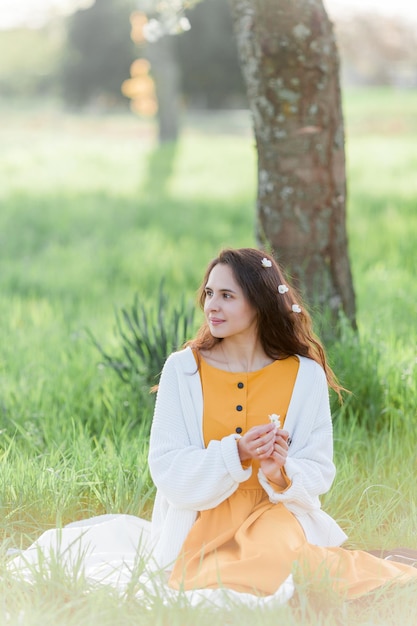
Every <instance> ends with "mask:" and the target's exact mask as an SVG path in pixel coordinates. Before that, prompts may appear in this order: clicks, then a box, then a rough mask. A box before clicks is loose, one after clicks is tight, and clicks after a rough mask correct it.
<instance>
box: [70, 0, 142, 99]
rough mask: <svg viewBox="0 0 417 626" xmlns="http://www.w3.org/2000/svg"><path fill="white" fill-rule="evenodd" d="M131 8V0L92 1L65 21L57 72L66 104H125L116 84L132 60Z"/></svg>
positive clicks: (121, 79) (132, 4)
mask: <svg viewBox="0 0 417 626" xmlns="http://www.w3.org/2000/svg"><path fill="white" fill-rule="evenodd" d="M133 6H134V0H96V1H95V3H94V4H93V5H92V6H91V7H90V8H88V9H83V10H80V11H76V12H75V13H74V14H73V15H72V16H71V17H70V18H69V19H68V27H67V28H68V30H67V42H66V47H65V50H64V55H63V62H62V70H61V72H62V73H61V81H62V86H63V95H64V98H65V101H66V102H68V103H69V104H72V105H76V106H81V105H87V104H92V103H100V102H101V103H102V104H108V105H111V104H120V103H121V102H126V103H127V101H126V100H125V98H124V97H123V96H122V94H121V91H120V85H121V83H122V81H123V79H124V78H126V76H128V75H129V67H130V64H131V63H132V61H133V60H134V58H135V50H134V44H133V42H132V40H131V38H130V24H129V16H130V14H131V12H132V9H133Z"/></svg>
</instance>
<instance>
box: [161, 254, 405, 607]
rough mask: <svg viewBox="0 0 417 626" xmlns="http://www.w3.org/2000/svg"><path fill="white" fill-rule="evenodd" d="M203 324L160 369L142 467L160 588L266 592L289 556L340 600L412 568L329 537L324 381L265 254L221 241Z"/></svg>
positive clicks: (303, 319)
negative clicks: (162, 576) (223, 246)
mask: <svg viewBox="0 0 417 626" xmlns="http://www.w3.org/2000/svg"><path fill="white" fill-rule="evenodd" d="M200 303H201V305H202V307H203V309H204V315H205V322H204V324H203V326H202V327H201V329H200V331H199V332H198V334H197V336H196V337H195V339H194V340H192V341H190V342H189V343H188V345H187V346H186V347H185V349H184V350H181V351H179V352H177V353H174V354H172V355H171V356H170V357H169V358H168V359H167V361H166V364H165V366H164V368H163V371H162V375H161V379H160V384H159V389H158V395H157V400H156V406H155V414H154V420H153V425H152V430H151V440H150V452H149V465H150V470H151V474H152V477H153V480H154V482H155V484H156V487H157V495H156V499H155V505H154V512H153V518H152V536H153V541H154V542H155V549H154V553H153V554H154V556H155V558H156V559H157V561H158V563H159V564H160V565H161V566H163V567H165V568H166V569H167V570H168V571H169V583H168V584H169V586H170V587H172V588H174V589H181V588H183V589H185V590H191V589H198V588H205V589H214V588H218V587H221V586H223V587H225V588H228V589H233V590H235V591H239V592H247V593H253V594H257V595H260V596H268V595H272V594H275V593H276V592H277V590H279V589H280V587H281V586H282V585H283V584H284V583H285V581H287V580H288V577H289V576H290V575H291V572H292V571H293V569H294V566H296V567H297V569H298V571H299V572H300V574H301V576H302V577H304V578H305V577H306V576H307V577H309V576H310V574H311V576H310V578H312V577H313V574H312V573H313V572H314V576H315V577H316V578H317V584H320V580H323V577H324V576H326V575H327V576H328V577H329V580H330V584H331V586H332V588H333V589H334V590H335V591H336V592H337V593H340V594H343V595H344V596H346V597H348V598H352V597H357V596H360V595H362V594H365V593H367V592H369V591H371V590H373V589H375V588H377V587H379V586H381V585H383V584H385V583H387V582H390V581H393V580H394V579H398V580H400V581H407V580H410V579H413V578H414V579H417V570H416V569H414V568H413V567H410V566H407V565H403V564H399V563H394V562H393V561H385V560H382V559H379V558H377V557H375V556H372V555H370V554H369V553H366V552H361V551H349V550H345V549H343V548H340V547H338V546H340V544H341V543H343V541H344V540H345V539H346V535H345V534H344V532H343V531H342V530H341V529H340V527H339V526H338V525H337V523H336V522H335V521H334V520H333V519H332V518H331V517H329V516H328V515H327V514H326V513H324V512H323V511H322V510H321V508H320V500H319V496H320V495H321V494H323V493H325V492H327V491H328V490H329V488H330V486H331V484H332V481H333V478H334V475H335V468H334V465H333V460H332V455H333V445H332V423H331V416H330V409H329V400H328V386H330V387H331V388H333V389H334V390H335V391H336V392H337V393H340V387H339V386H338V384H337V382H336V380H335V377H334V375H333V373H332V371H331V369H330V367H329V366H328V364H327V362H326V358H325V354H324V351H323V348H322V346H321V345H320V343H319V341H318V340H317V339H316V338H315V336H314V334H313V332H312V325H311V320H310V317H309V315H308V313H307V312H306V310H305V308H304V306H302V304H301V302H300V298H299V296H298V295H297V294H296V292H295V291H294V289H293V288H291V287H290V286H289V285H288V284H287V283H286V281H285V279H284V276H283V273H282V271H281V269H280V268H279V266H278V265H277V263H276V262H275V261H274V259H273V258H272V257H271V256H270V255H268V254H266V253H264V252H260V251H258V250H255V249H250V248H244V249H239V250H224V251H223V252H222V253H221V254H220V255H219V257H218V258H216V259H215V260H213V261H212V262H211V263H210V265H209V267H208V269H207V272H206V275H205V277H204V280H203V283H202V287H201V293H200Z"/></svg>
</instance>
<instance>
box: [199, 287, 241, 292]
mask: <svg viewBox="0 0 417 626" xmlns="http://www.w3.org/2000/svg"><path fill="white" fill-rule="evenodd" d="M204 289H210V291H213V287H210V285H206V286H205V288H204ZM217 291H220V293H236V291H233V289H228V288H227V287H226V288H224V289H217Z"/></svg>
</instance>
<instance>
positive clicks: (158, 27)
mask: <svg viewBox="0 0 417 626" xmlns="http://www.w3.org/2000/svg"><path fill="white" fill-rule="evenodd" d="M163 34H164V29H163V26H162V24H161V23H160V22H158V20H155V19H151V20H149V22H147V23H146V24H145V26H144V27H143V36H144V37H145V39H146V41H149V42H150V43H155V41H158V39H161V37H162V36H163Z"/></svg>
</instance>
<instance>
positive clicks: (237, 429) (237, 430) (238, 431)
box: [236, 426, 242, 435]
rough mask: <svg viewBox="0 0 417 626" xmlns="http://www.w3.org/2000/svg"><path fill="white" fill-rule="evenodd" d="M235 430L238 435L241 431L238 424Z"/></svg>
mask: <svg viewBox="0 0 417 626" xmlns="http://www.w3.org/2000/svg"><path fill="white" fill-rule="evenodd" d="M236 432H237V434H238V435H240V433H241V432H242V429H241V427H240V426H238V427H237V428H236Z"/></svg>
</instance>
